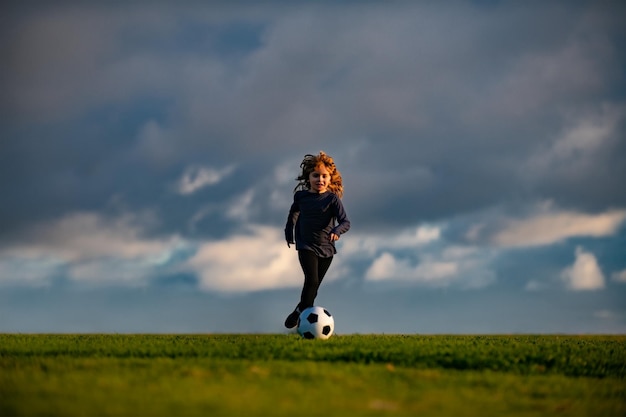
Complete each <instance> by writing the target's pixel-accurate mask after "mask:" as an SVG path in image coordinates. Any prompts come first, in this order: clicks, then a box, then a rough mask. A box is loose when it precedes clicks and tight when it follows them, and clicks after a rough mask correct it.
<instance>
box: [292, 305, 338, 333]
mask: <svg viewBox="0 0 626 417" xmlns="http://www.w3.org/2000/svg"><path fill="white" fill-rule="evenodd" d="M334 331H335V319H334V318H333V316H332V315H331V314H330V313H329V312H328V310H326V309H325V308H324V307H320V306H313V307H309V308H306V309H304V311H302V313H300V318H299V319H298V333H300V335H301V336H302V337H304V338H305V339H328V338H329V337H330V336H332V334H333V332H334Z"/></svg>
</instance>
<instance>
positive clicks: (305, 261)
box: [298, 250, 333, 311]
mask: <svg viewBox="0 0 626 417" xmlns="http://www.w3.org/2000/svg"><path fill="white" fill-rule="evenodd" d="M298 259H299V261H300V266H301V267H302V272H304V285H303V286H302V294H301V295H300V304H298V308H299V309H300V311H302V310H304V309H305V308H308V307H312V306H313V303H314V302H315V297H317V290H318V289H319V287H320V284H321V283H322V279H324V276H325V275H326V271H328V268H329V267H330V264H331V262H332V260H333V258H332V257H330V258H320V257H318V256H317V255H316V254H315V253H314V252H312V251H308V250H301V251H298Z"/></svg>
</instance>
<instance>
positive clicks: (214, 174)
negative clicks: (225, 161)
mask: <svg viewBox="0 0 626 417" xmlns="http://www.w3.org/2000/svg"><path fill="white" fill-rule="evenodd" d="M233 170H234V167H233V166H228V167H225V168H222V169H214V168H210V167H203V166H190V167H187V168H186V169H185V172H184V173H183V175H182V177H181V178H180V180H179V181H178V184H177V187H176V189H177V191H178V193H179V194H182V195H189V194H193V193H195V192H196V191H198V190H200V189H202V188H204V187H207V186H211V185H215V184H217V183H219V182H220V181H222V180H223V179H224V177H226V176H228V175H230V174H231V173H232V172H233Z"/></svg>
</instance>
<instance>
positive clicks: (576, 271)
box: [561, 246, 604, 291]
mask: <svg viewBox="0 0 626 417" xmlns="http://www.w3.org/2000/svg"><path fill="white" fill-rule="evenodd" d="M561 278H562V279H563V281H565V284H566V285H567V287H568V288H569V289H571V290H574V291H591V290H599V289H602V288H604V274H602V271H601V270H600V266H599V265H598V261H597V259H596V257H595V256H594V255H593V254H592V253H590V252H585V251H584V250H583V248H582V247H580V246H579V247H577V248H576V260H575V261H574V264H573V265H572V266H570V267H568V268H565V269H564V270H563V271H562V272H561Z"/></svg>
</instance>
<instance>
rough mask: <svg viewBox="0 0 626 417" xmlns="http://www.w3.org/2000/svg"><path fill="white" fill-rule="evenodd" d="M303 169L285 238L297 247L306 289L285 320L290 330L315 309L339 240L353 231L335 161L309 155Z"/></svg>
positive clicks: (325, 157) (304, 160)
mask: <svg viewBox="0 0 626 417" xmlns="http://www.w3.org/2000/svg"><path fill="white" fill-rule="evenodd" d="M300 168H301V169H302V173H301V174H300V176H298V178H297V179H296V181H298V185H297V186H296V188H295V189H294V196H293V204H292V205H291V208H290V209H289V216H288V217H287V225H286V226H285V239H286V240H287V246H289V247H291V246H290V244H293V243H295V244H296V250H297V251H298V260H299V261H300V266H301V267H302V271H303V272H304V286H303V287H302V294H301V295H300V303H298V305H297V306H296V309H295V310H294V311H293V312H292V313H291V314H289V316H287V319H286V320H285V327H286V328H288V329H291V328H293V327H295V326H296V325H297V324H298V317H299V316H300V313H301V312H302V311H303V310H304V309H305V308H308V307H312V306H313V302H314V301H315V297H316V296H317V290H318V288H319V286H320V284H321V283H322V279H324V275H326V271H328V267H329V266H330V263H331V262H332V260H333V256H334V255H335V254H336V253H337V250H336V249H335V241H337V240H338V239H339V237H340V236H341V235H342V234H343V233H346V232H347V231H348V230H349V229H350V220H348V216H347V215H346V211H345V210H344V207H343V204H342V203H341V197H342V196H343V182H342V179H341V174H340V173H339V171H338V170H337V168H336V167H335V162H334V161H333V158H331V157H330V156H328V155H326V154H325V153H324V152H320V153H319V154H317V155H310V154H309V155H305V156H304V159H303V160H302V163H301V164H300ZM294 227H295V239H294Z"/></svg>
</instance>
